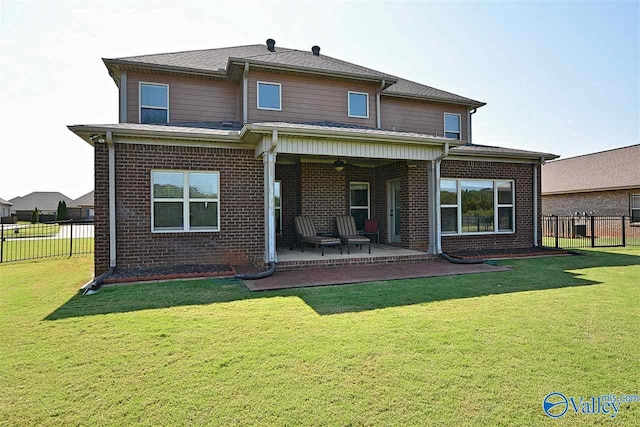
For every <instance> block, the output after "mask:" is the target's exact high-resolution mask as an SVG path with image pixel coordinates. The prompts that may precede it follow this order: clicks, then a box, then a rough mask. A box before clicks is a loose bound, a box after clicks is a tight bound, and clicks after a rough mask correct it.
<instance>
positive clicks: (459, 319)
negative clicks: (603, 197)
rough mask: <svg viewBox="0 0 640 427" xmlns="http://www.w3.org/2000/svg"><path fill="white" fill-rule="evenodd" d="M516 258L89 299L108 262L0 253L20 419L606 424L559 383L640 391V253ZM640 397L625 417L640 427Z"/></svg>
mask: <svg viewBox="0 0 640 427" xmlns="http://www.w3.org/2000/svg"><path fill="white" fill-rule="evenodd" d="M585 253H586V254H585V255H583V256H573V257H554V258H539V259H528V260H525V259H521V260H513V261H512V260H508V261H501V262H500V263H501V264H503V265H510V266H512V267H513V271H509V272H501V273H485V274H475V275H467V276H457V277H440V278H431V279H412V280H399V281H389V282H375V283H369V284H360V285H348V286H332V287H323V288H308V289H297V290H289V291H279V292H266V293H250V292H248V291H247V290H245V289H244V288H243V287H242V286H241V285H240V284H239V283H238V282H236V281H233V280H226V281H225V280H216V281H212V280H199V281H183V282H172V283H162V284H148V285H131V286H120V287H111V288H103V289H101V290H100V291H99V292H98V293H97V294H95V295H92V296H89V297H82V296H77V294H76V292H77V290H78V286H79V285H80V284H82V283H83V282H84V281H86V280H87V279H88V278H89V276H90V271H91V259H90V258H88V257H79V258H72V259H64V260H58V261H41V262H34V263H16V264H6V265H3V266H0V294H1V295H2V298H0V342H2V343H3V346H2V347H3V348H2V351H0V420H3V423H5V424H7V425H20V426H24V425H112V424H116V425H130V424H141V425H201V424H215V425H255V424H260V425H271V424H275V425H488V426H496V425H545V424H549V425H551V424H554V425H601V424H605V423H609V422H611V420H610V419H609V418H608V417H607V416H606V415H575V414H573V413H568V414H567V415H565V416H564V417H563V418H561V419H559V420H551V419H550V418H548V417H547V416H546V415H544V414H543V411H542V399H543V398H544V396H545V395H547V394H548V393H550V392H552V391H559V392H563V393H565V394H567V395H572V396H584V397H591V396H592V395H601V394H605V393H638V392H639V390H638V384H639V383H640V381H639V380H640V377H639V375H640V349H639V346H638V337H639V336H640V288H639V286H640V251H639V250H629V249H626V250H625V249H616V250H610V251H587V252H585ZM639 416H640V403H631V404H626V405H625V406H623V407H622V409H621V410H620V412H619V414H618V417H617V419H616V422H615V424H617V425H633V424H635V423H636V422H637V420H638V417H639Z"/></svg>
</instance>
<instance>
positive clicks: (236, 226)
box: [95, 144, 264, 274]
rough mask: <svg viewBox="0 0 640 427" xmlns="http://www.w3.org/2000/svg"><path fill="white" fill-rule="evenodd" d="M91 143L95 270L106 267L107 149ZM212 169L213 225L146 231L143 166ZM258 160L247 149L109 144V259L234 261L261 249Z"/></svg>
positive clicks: (136, 262)
mask: <svg viewBox="0 0 640 427" xmlns="http://www.w3.org/2000/svg"><path fill="white" fill-rule="evenodd" d="M107 153H108V152H107V148H106V147H103V146H98V147H96V157H95V160H96V162H95V165H96V166H95V174H96V180H95V181H96V189H95V198H96V203H95V209H96V211H95V213H96V221H95V232H96V248H95V261H96V262H95V271H96V274H100V273H102V272H103V271H104V270H106V268H107V267H108V257H109V253H108V252H109V224H108V163H107V162H108V154H107ZM152 169H175V170H185V169H186V170H210V171H218V172H219V173H220V230H221V231H220V232H215V233H162V234H158V233H151V204H150V188H151V170H152ZM263 206H264V198H263V167H262V160H261V159H256V158H255V157H254V152H253V151H252V150H235V149H223V148H206V147H175V146H158V145H138V144H116V207H117V229H116V233H117V247H116V251H117V265H118V266H119V267H122V268H130V267H141V266H160V265H180V264H192V263H229V264H242V263H247V262H253V261H256V260H259V259H261V257H262V255H263V251H264V242H263V240H264V225H263V222H264V213H263V211H264V210H263Z"/></svg>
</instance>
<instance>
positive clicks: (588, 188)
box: [542, 144, 640, 223]
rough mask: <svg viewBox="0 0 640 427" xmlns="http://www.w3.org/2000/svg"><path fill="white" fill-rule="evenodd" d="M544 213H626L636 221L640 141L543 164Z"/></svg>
mask: <svg viewBox="0 0 640 427" xmlns="http://www.w3.org/2000/svg"><path fill="white" fill-rule="evenodd" d="M542 172H543V173H542V211H543V213H544V214H546V215H561V216H562V215H575V214H576V213H577V214H579V215H584V214H586V215H602V216H630V217H632V222H638V223H640V144H638V145H632V146H629V147H622V148H616V149H613V150H607V151H602V152H599V153H592V154H585V155H583V156H577V157H570V158H567V159H562V160H556V161H553V162H549V163H546V164H545V165H544V166H543V167H542Z"/></svg>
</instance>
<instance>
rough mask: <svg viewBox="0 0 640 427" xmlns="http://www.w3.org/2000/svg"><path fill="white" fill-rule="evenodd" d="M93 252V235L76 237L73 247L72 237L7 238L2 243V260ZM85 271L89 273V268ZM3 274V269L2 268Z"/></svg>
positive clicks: (0, 272)
mask: <svg viewBox="0 0 640 427" xmlns="http://www.w3.org/2000/svg"><path fill="white" fill-rule="evenodd" d="M91 252H93V237H81V238H74V239H73V247H71V239H69V238H66V239H25V240H22V239H16V240H6V241H5V242H4V243H3V244H2V261H3V262H10V261H16V260H23V259H38V258H47V257H68V256H69V254H70V253H73V254H74V255H76V254H83V253H91ZM85 273H87V274H88V270H87V271H85ZM1 274H2V270H0V275H1ZM0 277H1V276H0ZM87 280H89V278H87Z"/></svg>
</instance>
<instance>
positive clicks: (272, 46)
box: [267, 39, 276, 52]
mask: <svg viewBox="0 0 640 427" xmlns="http://www.w3.org/2000/svg"><path fill="white" fill-rule="evenodd" d="M267 50H268V51H269V52H275V51H276V41H275V40H274V39H267Z"/></svg>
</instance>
